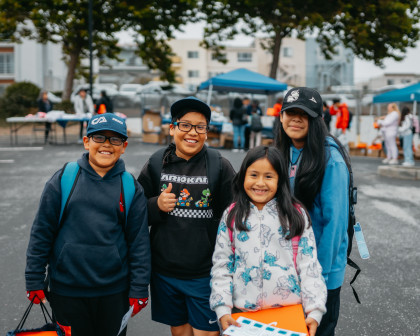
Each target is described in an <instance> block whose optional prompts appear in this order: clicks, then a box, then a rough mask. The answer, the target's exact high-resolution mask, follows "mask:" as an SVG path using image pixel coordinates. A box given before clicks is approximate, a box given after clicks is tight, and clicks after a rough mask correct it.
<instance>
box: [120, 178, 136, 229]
mask: <svg viewBox="0 0 420 336" xmlns="http://www.w3.org/2000/svg"><path fill="white" fill-rule="evenodd" d="M121 180H122V184H123V191H124V204H125V221H126V222H127V217H128V211H129V210H130V206H131V203H132V201H133V198H134V194H135V192H136V187H135V184H134V177H133V175H131V174H130V173H129V172H127V171H125V172H123V173H122V175H121Z"/></svg>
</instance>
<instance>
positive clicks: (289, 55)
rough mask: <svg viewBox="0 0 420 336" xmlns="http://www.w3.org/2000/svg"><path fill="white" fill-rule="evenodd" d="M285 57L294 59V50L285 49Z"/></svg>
mask: <svg viewBox="0 0 420 336" xmlns="http://www.w3.org/2000/svg"><path fill="white" fill-rule="evenodd" d="M283 57H293V48H291V47H284V48H283Z"/></svg>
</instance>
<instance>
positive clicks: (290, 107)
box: [281, 105, 319, 118]
mask: <svg viewBox="0 0 420 336" xmlns="http://www.w3.org/2000/svg"><path fill="white" fill-rule="evenodd" d="M291 109H299V110H302V111H305V112H306V113H308V114H309V115H310V116H311V117H312V118H316V117H318V116H319V114H318V113H316V112H315V111H312V110H311V109H309V108H307V107H306V106H303V105H290V106H287V107H286V108H284V109H281V112H283V111H287V110H291Z"/></svg>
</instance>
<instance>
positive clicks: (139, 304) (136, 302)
mask: <svg viewBox="0 0 420 336" xmlns="http://www.w3.org/2000/svg"><path fill="white" fill-rule="evenodd" d="M128 300H129V301H130V306H134V309H133V313H132V314H131V317H133V316H134V315H136V314H137V313H138V312H140V310H142V309H143V308H144V307H146V306H147V304H148V303H149V298H144V299H133V298H129V299H128Z"/></svg>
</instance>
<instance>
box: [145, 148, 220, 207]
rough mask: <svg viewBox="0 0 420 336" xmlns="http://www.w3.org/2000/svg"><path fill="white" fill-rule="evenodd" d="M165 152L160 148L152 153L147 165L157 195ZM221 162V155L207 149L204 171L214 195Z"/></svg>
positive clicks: (211, 149) (164, 149)
mask: <svg viewBox="0 0 420 336" xmlns="http://www.w3.org/2000/svg"><path fill="white" fill-rule="evenodd" d="M165 151H166V148H161V149H159V150H158V151H157V152H156V153H154V154H153V155H152V156H151V157H150V159H149V165H150V167H151V168H152V169H150V170H149V171H150V172H151V174H152V176H151V178H152V181H153V183H155V182H156V181H157V184H156V185H154V187H155V190H156V192H157V193H158V194H159V192H160V190H159V182H160V177H161V172H162V166H163V155H164V154H165ZM221 161H222V155H221V154H220V152H219V151H217V150H215V149H213V148H208V147H207V155H206V170H207V179H208V183H209V188H210V191H211V192H212V193H214V190H217V189H218V185H219V184H218V181H219V176H220V175H221V171H222V163H221ZM216 201H217V200H216Z"/></svg>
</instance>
